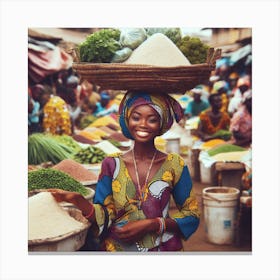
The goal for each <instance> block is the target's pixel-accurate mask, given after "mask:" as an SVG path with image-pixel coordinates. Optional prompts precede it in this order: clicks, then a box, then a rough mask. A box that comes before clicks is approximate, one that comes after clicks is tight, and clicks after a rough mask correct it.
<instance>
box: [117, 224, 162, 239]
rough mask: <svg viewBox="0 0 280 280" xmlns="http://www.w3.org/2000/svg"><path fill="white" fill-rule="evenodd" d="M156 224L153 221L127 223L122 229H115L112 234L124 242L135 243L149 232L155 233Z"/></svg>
mask: <svg viewBox="0 0 280 280" xmlns="http://www.w3.org/2000/svg"><path fill="white" fill-rule="evenodd" d="M157 230H158V223H157V222H155V221H154V219H145V220H140V221H132V222H128V223H127V224H125V225H124V226H122V227H115V228H114V233H115V234H116V236H117V237H118V238H119V239H120V240H122V241H124V242H128V243H131V242H136V241H138V240H140V239H141V238H143V236H144V235H146V234H147V233H149V232H156V231H157Z"/></svg>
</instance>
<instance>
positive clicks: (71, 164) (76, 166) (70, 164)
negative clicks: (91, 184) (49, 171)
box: [52, 159, 98, 182]
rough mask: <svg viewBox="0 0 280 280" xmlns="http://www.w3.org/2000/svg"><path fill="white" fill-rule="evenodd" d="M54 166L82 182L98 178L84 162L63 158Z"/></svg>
mask: <svg viewBox="0 0 280 280" xmlns="http://www.w3.org/2000/svg"><path fill="white" fill-rule="evenodd" d="M52 168H54V169H56V170H60V171H62V172H64V173H67V174H68V175H70V176H71V177H73V178H74V179H76V180H77V181H80V182H86V181H97V179H98V178H97V175H96V174H94V173H93V172H90V171H89V170H87V169H86V168H85V167H83V165H82V164H80V163H78V162H76V161H75V160H72V159H65V160H62V161H61V162H60V163H58V164H56V165H55V166H53V167H52Z"/></svg>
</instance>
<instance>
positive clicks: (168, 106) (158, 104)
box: [119, 92, 184, 140]
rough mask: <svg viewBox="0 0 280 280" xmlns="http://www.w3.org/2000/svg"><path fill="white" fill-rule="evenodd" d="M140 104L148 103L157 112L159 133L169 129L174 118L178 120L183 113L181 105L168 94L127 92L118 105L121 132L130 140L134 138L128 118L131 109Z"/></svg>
mask: <svg viewBox="0 0 280 280" xmlns="http://www.w3.org/2000/svg"><path fill="white" fill-rule="evenodd" d="M140 105H149V106H151V107H152V108H153V109H154V110H156V112H158V114H159V116H160V120H161V129H160V135H162V134H164V133H165V132H166V131H167V130H169V129H170V127H171V126H172V124H173V120H174V119H175V120H176V121H177V122H179V121H180V120H181V119H182V117H183V115H184V113H183V109H182V107H181V105H180V104H179V103H178V102H177V101H176V100H175V99H174V98H173V97H171V96H170V95H168V94H157V93H148V92H127V93H126V94H125V96H124V97H123V99H122V101H121V103H120V106H119V114H120V119H119V121H120V126H121V129H122V132H123V134H124V135H125V136H126V137H127V138H129V139H132V140H134V138H133V137H132V136H131V134H130V132H129V130H128V119H129V116H130V114H131V112H132V110H133V109H134V108H135V107H137V106H140Z"/></svg>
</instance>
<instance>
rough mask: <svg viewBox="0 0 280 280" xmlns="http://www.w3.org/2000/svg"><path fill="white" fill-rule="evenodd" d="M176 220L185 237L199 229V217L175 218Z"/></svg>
mask: <svg viewBox="0 0 280 280" xmlns="http://www.w3.org/2000/svg"><path fill="white" fill-rule="evenodd" d="M174 220H175V221H176V223H177V224H178V226H179V228H180V230H181V232H182V233H183V236H184V239H188V238H189V237H190V236H191V235H192V234H193V233H194V232H195V231H196V230H197V228H198V226H199V219H198V218H197V217H194V216H187V217H184V218H175V219H174Z"/></svg>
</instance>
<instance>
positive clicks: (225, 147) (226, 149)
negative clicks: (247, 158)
mask: <svg viewBox="0 0 280 280" xmlns="http://www.w3.org/2000/svg"><path fill="white" fill-rule="evenodd" d="M244 151H246V149H245V148H243V147H240V146H237V145H232V144H221V145H218V146H216V147H214V148H212V149H210V150H208V151H207V152H208V155H209V156H211V157H212V156H215V155H217V154H221V153H230V152H244Z"/></svg>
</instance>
